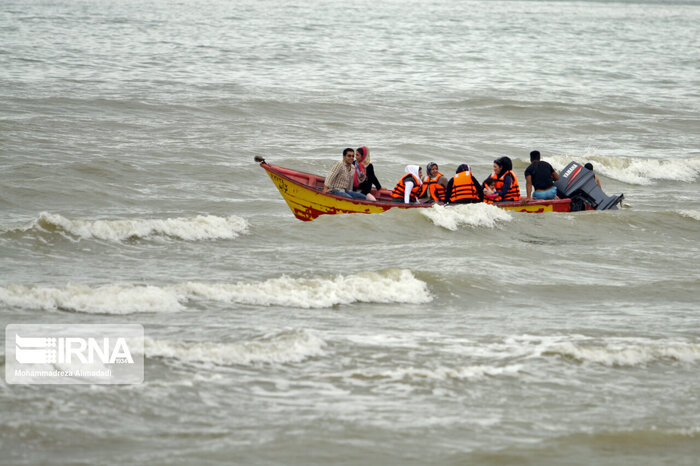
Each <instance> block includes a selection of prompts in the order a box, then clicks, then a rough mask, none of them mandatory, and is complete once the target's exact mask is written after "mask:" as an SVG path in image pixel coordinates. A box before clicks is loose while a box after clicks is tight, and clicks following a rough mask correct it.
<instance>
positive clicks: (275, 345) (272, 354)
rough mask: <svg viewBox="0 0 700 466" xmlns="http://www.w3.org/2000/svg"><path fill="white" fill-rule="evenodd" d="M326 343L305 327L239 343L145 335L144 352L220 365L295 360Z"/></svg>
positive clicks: (315, 353)
mask: <svg viewBox="0 0 700 466" xmlns="http://www.w3.org/2000/svg"><path fill="white" fill-rule="evenodd" d="M325 346H326V342H325V341H324V340H323V339H321V338H319V337H317V336H316V335H314V334H312V333H310V332H309V331H307V330H304V329H287V330H283V331H280V332H276V333H272V334H268V335H264V336H262V337H260V338H256V339H253V340H249V341H244V342H238V343H213V342H183V341H167V340H154V339H151V338H149V337H146V338H145V340H144V352H145V355H146V357H149V358H156V357H159V358H168V359H176V360H178V361H183V362H203V363H214V364H220V365H227V364H240V365H250V364H260V363H277V364H285V363H294V362H301V361H304V360H305V359H307V358H310V357H314V356H321V355H323V354H324V351H323V348H324V347H325Z"/></svg>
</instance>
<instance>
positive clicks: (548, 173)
mask: <svg viewBox="0 0 700 466" xmlns="http://www.w3.org/2000/svg"><path fill="white" fill-rule="evenodd" d="M530 162H531V163H530V166H529V167H527V169H526V170H525V179H526V180H527V182H526V185H525V186H526V188H525V189H526V190H527V198H526V199H527V200H528V201H529V200H531V199H554V198H555V197H557V187H556V186H554V182H555V181H557V180H558V179H559V175H557V172H555V171H554V169H553V168H552V166H551V165H550V164H548V163H547V162H544V161H542V160H540V151H538V150H533V151H532V152H530ZM533 187H534V188H535V192H534V193H533V192H532V188H533Z"/></svg>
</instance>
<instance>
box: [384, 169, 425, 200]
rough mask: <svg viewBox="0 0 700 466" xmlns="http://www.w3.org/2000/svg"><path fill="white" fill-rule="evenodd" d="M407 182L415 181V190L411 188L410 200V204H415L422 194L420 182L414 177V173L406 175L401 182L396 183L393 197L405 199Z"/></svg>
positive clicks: (392, 193)
mask: <svg viewBox="0 0 700 466" xmlns="http://www.w3.org/2000/svg"><path fill="white" fill-rule="evenodd" d="M407 180H410V181H413V188H411V195H410V197H409V199H408V200H409V202H414V201H416V200H417V199H418V197H419V196H420V193H421V185H420V180H419V179H418V178H416V177H415V176H413V174H412V173H406V174H405V175H404V176H402V177H401V179H400V180H399V182H398V183H396V186H395V187H394V190H393V191H392V192H391V197H398V198H400V199H404V194H405V193H406V181H407Z"/></svg>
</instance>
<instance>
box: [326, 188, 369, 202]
mask: <svg viewBox="0 0 700 466" xmlns="http://www.w3.org/2000/svg"><path fill="white" fill-rule="evenodd" d="M331 194H335V195H337V196H343V197H349V198H350V199H362V200H367V196H365V195H364V194H362V193H358V192H355V191H350V190H349V189H346V190H342V189H332V190H331Z"/></svg>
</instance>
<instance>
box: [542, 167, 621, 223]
mask: <svg viewBox="0 0 700 466" xmlns="http://www.w3.org/2000/svg"><path fill="white" fill-rule="evenodd" d="M554 186H556V187H557V195H558V196H559V197H560V198H570V199H571V201H572V209H571V210H572V211H573V210H574V206H575V205H576V206H579V207H578V208H577V210H583V209H584V208H585V206H584V205H583V204H582V203H585V204H588V205H590V206H591V207H593V208H594V209H596V210H613V209H617V204H619V203H620V202H621V201H622V199H623V198H624V195H623V194H620V195H619V196H608V195H606V194H605V193H604V192H603V190H602V189H600V187H599V186H598V184H597V183H596V182H595V175H594V174H593V172H592V171H591V170H588V169H587V168H586V167H584V166H583V165H581V164H580V163H578V162H571V163H570V164H568V165H567V166H566V167H564V169H563V170H562V171H560V172H559V180H557V181H555V182H554Z"/></svg>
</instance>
